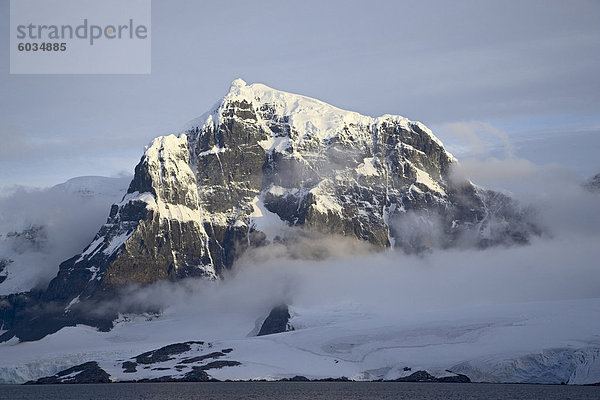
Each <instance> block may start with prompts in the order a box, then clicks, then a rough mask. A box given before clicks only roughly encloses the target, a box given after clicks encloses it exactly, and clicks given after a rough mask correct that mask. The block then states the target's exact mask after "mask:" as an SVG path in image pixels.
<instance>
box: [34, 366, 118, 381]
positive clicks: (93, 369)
mask: <svg viewBox="0 0 600 400" xmlns="http://www.w3.org/2000/svg"><path fill="white" fill-rule="evenodd" d="M109 382H110V375H108V373H107V372H106V371H104V370H103V369H102V368H100V366H98V363H97V362H96V361H90V362H86V363H83V364H80V365H76V366H74V367H71V368H68V369H65V370H63V371H60V372H59V373H58V374H56V375H53V376H48V377H45V378H40V379H38V380H37V381H29V382H26V383H25V384H26V385H56V384H63V383H109Z"/></svg>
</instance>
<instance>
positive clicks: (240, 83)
mask: <svg viewBox="0 0 600 400" xmlns="http://www.w3.org/2000/svg"><path fill="white" fill-rule="evenodd" d="M245 86H247V83H246V81H245V80H243V79H242V78H237V79H235V80H234V81H233V82H231V87H230V88H229V91H230V92H234V91H239V89H241V88H243V87H245Z"/></svg>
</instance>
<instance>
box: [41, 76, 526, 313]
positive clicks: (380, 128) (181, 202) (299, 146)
mask: <svg viewBox="0 0 600 400" xmlns="http://www.w3.org/2000/svg"><path fill="white" fill-rule="evenodd" d="M455 162H456V160H455V159H454V157H453V156H452V155H451V154H449V153H448V152H447V151H446V150H445V149H444V147H443V145H442V143H441V142H440V141H439V140H438V139H437V138H436V137H435V136H434V135H433V134H432V132H431V131H430V130H429V129H427V128H426V127H425V126H424V125H423V124H421V123H419V122H413V121H410V120H408V119H406V118H403V117H400V116H393V115H384V116H381V117H378V118H372V117H368V116H363V115H360V114H358V113H355V112H349V111H344V110H341V109H338V108H336V107H333V106H331V105H328V104H326V103H323V102H321V101H318V100H315V99H311V98H307V97H304V96H300V95H294V94H290V93H285V92H281V91H277V90H274V89H271V88H268V87H266V86H264V85H260V84H253V85H246V83H245V82H243V81H242V80H239V79H238V80H236V81H234V82H233V84H232V86H231V89H230V91H229V93H228V94H227V95H226V96H225V97H224V98H223V99H222V100H221V101H220V102H219V103H218V104H217V105H215V107H214V108H213V109H212V110H210V111H209V112H208V113H207V114H205V115H203V116H202V117H200V118H198V119H196V120H194V121H192V122H190V123H189V124H188V126H187V128H186V130H185V132H184V133H182V134H180V135H179V136H175V135H170V136H165V137H159V138H157V139H155V140H154V141H153V142H152V143H151V144H150V145H149V146H148V147H147V149H146V152H145V154H144V156H143V157H142V159H141V161H140V163H139V164H138V165H137V166H136V168H135V176H134V178H133V180H132V182H131V184H130V186H129V190H128V192H127V194H126V195H125V197H124V198H123V200H122V201H121V202H120V203H119V204H115V205H113V206H112V208H111V210H110V215H109V218H108V220H107V222H106V224H104V226H103V227H102V228H101V229H100V231H99V232H98V234H97V235H96V238H95V239H94V241H93V242H92V243H91V244H90V245H89V246H88V247H87V248H86V249H85V250H84V252H83V253H82V254H80V255H77V256H75V257H73V258H71V259H69V260H67V261H65V262H64V263H63V264H62V265H61V266H60V271H59V274H58V276H57V277H56V278H55V279H54V280H53V281H52V282H51V283H50V285H49V287H48V290H47V291H46V292H45V293H44V294H43V296H42V297H43V298H44V301H46V302H51V301H52V302H56V303H57V304H63V305H64V307H63V310H64V312H65V313H69V312H71V315H75V313H76V310H77V304H78V303H80V302H83V301H85V300H88V299H92V298H99V297H102V296H103V295H110V293H112V292H113V291H114V289H115V288H118V287H120V286H123V285H126V284H130V283H140V284H146V283H151V282H154V281H157V280H161V279H180V278H184V277H191V276H194V277H203V278H206V279H219V278H220V277H222V275H223V272H224V271H225V270H226V269H227V268H230V267H231V266H232V264H233V262H234V261H235V259H236V257H237V256H239V254H241V252H243V251H244V250H245V249H246V248H247V247H248V246H259V245H263V244H266V243H268V242H269V241H272V240H278V239H281V238H282V237H283V236H284V235H285V229H286V227H293V226H302V227H305V228H307V229H309V230H316V231H320V232H322V233H327V234H336V235H342V236H346V237H352V238H356V239H358V240H363V241H367V242H370V243H371V244H373V245H374V246H376V247H380V248H386V247H395V248H400V249H404V250H406V251H413V252H415V251H422V250H426V249H428V248H432V247H448V246H455V245H461V244H464V243H471V244H475V245H478V246H487V245H491V244H495V243H514V242H517V243H523V242H525V241H526V240H527V237H528V235H529V234H530V233H531V232H532V231H534V230H535V229H534V228H533V226H532V225H530V224H528V223H527V222H525V220H524V219H523V218H522V217H523V215H522V212H521V211H520V210H519V209H518V208H517V207H516V206H515V205H514V204H513V203H512V201H511V200H510V199H509V198H507V197H506V196H503V195H501V194H499V193H494V192H489V191H485V190H482V189H480V188H478V187H476V186H474V185H472V184H471V183H470V182H460V183H453V182H451V181H450V179H449V176H450V168H451V166H452V164H453V163H455Z"/></svg>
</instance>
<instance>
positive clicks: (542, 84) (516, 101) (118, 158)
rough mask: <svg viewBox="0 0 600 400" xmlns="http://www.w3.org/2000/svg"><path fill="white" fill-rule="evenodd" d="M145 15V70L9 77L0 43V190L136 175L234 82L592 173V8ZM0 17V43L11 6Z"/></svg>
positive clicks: (289, 7)
mask: <svg viewBox="0 0 600 400" xmlns="http://www.w3.org/2000/svg"><path fill="white" fill-rule="evenodd" d="M152 7H153V10H152V15H153V21H152V24H153V25H152V74H151V75H147V76H142V75H140V76H135V75H131V76H125V75H116V76H114V75H105V76H101V75H98V76H93V75H81V76H58V75H56V76H51V75H39V76H30V75H22V76H20V75H9V74H8V71H9V60H8V57H7V55H8V45H9V44H8V42H9V38H8V35H6V34H5V35H0V47H1V50H0V51H2V53H3V54H4V55H5V56H4V57H3V58H2V60H1V63H0V89H1V93H2V96H1V97H0V140H1V142H0V143H1V145H0V187H2V186H6V185H13V184H25V185H51V184H55V183H59V182H61V181H64V180H66V179H68V178H70V177H73V176H78V175H87V174H94V175H109V174H117V173H119V172H122V171H126V172H132V171H133V167H134V166H135V164H136V163H137V161H138V159H139V157H140V156H141V154H142V151H143V146H144V145H145V144H146V143H147V142H148V141H149V140H151V139H152V138H153V137H155V136H158V135H161V134H167V133H171V132H174V131H175V130H176V129H177V127H179V126H182V125H183V124H184V123H185V122H186V121H188V120H190V119H192V118H194V117H196V116H198V115H200V114H202V113H204V112H205V111H206V110H207V109H208V108H209V107H210V106H211V105H212V104H213V103H214V102H215V101H216V100H217V99H218V98H219V97H221V96H223V95H224V94H225V92H226V91H227V89H228V87H229V84H230V82H231V81H232V80H233V79H235V78H237V77H242V78H243V79H245V80H246V81H247V82H262V83H265V84H267V85H269V86H272V87H275V88H278V89H282V90H287V91H291V92H296V93H302V94H305V95H308V96H312V97H316V98H319V99H322V100H324V101H327V102H329V103H332V104H334V105H336V106H338V107H341V108H346V109H351V110H355V111H359V112H361V113H364V114H369V115H380V114H384V113H392V114H401V115H404V116H406V117H408V118H411V119H416V120H420V121H422V122H424V123H425V124H427V125H428V126H430V127H431V128H432V129H434V131H435V132H436V133H437V134H438V136H440V137H441V138H442V140H444V141H445V142H446V143H447V144H448V146H449V147H450V148H451V150H454V151H456V150H458V151H457V152H458V153H459V154H458V155H461V153H464V154H469V152H470V150H471V149H469V148H468V147H469V146H470V145H471V144H472V143H470V142H469V141H468V140H465V137H464V136H462V137H461V136H460V135H458V136H457V135H456V134H455V133H456V132H454V131H453V130H452V127H456V125H452V124H456V123H463V124H465V123H466V124H475V125H476V126H483V125H481V124H489V125H491V126H492V127H493V128H494V129H498V130H500V131H502V132H505V133H506V134H507V135H508V137H509V138H510V140H511V141H513V142H514V146H515V148H516V155H517V156H520V157H526V158H529V159H531V160H532V161H534V162H536V163H544V162H545V161H546V159H547V161H548V162H550V161H552V162H558V163H563V164H565V165H566V166H567V167H569V168H572V169H574V170H575V172H576V173H578V174H579V175H580V176H585V175H589V174H591V173H592V172H594V171H600V157H598V156H597V153H598V150H599V149H600V78H599V77H598V72H599V71H600V23H598V21H600V2H598V1H552V2H550V1H527V2H521V1H460V2H452V3H450V2H448V1H414V2H413V1H361V2H358V1H327V2H323V1H297V2H290V1H285V2H282V1H258V2H241V1H239V2H192V1H159V0H155V1H153V5H152ZM0 13H1V18H0V24H1V25H2V26H1V27H0V28H1V29H2V31H3V32H5V33H6V32H8V25H9V1H8V0H0ZM582 132H583V133H582ZM488 133H489V132H481V135H482V137H483V138H484V140H485V138H486V137H490V138H491V137H495V136H494V135H493V134H492V135H489V134H488ZM492 141H493V140H492ZM574 143H575V144H574ZM568 145H570V147H569V146H568ZM461 146H462V147H461ZM537 148H539V149H540V150H539V151H536V150H535V149H537ZM565 148H569V150H568V151H567V152H566V153H565V151H563V149H565ZM520 149H521V150H520ZM490 154H495V153H493V152H492V153H490ZM545 154H547V157H545V156H544V155H545ZM561 157H562V158H561Z"/></svg>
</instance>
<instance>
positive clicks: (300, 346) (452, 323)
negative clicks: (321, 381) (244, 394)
mask: <svg viewBox="0 0 600 400" xmlns="http://www.w3.org/2000/svg"><path fill="white" fill-rule="evenodd" d="M290 311H291V313H292V319H291V323H292V325H293V326H294V328H295V330H294V331H291V332H286V333H282V334H274V335H267V336H260V337H246V334H247V333H248V330H249V329H250V327H252V326H253V324H254V321H253V317H252V316H251V315H242V314H236V313H235V312H231V313H229V314H228V315H222V316H221V317H220V318H218V319H214V318H206V315H204V317H203V318H194V316H195V315H194V313H193V312H192V313H188V314H185V315H182V314H178V313H172V314H171V315H168V314H166V315H163V316H161V317H159V318H153V317H148V316H146V317H142V316H140V317H135V318H133V319H129V318H125V319H122V320H121V322H119V323H118V324H117V326H116V327H115V328H114V329H113V330H112V331H110V332H105V333H103V332H98V331H96V330H94V329H92V328H89V327H85V326H77V327H71V328H64V329H63V330H61V331H60V332H58V333H55V334H53V335H50V336H48V337H46V338H44V339H42V340H40V341H37V342H30V343H18V344H17V343H15V341H10V342H8V343H3V344H0V354H1V355H2V365H1V366H0V383H19V382H24V381H27V380H32V379H37V378H39V377H42V376H48V375H53V374H55V373H57V372H58V371H60V370H63V369H66V368H69V367H72V366H74V365H77V364H81V363H83V362H86V361H97V362H98V364H99V365H100V367H101V368H102V369H104V370H105V371H106V372H108V373H109V374H110V376H111V379H113V380H132V379H135V380H139V379H153V378H159V377H162V376H172V377H175V378H177V377H182V376H184V375H185V374H186V373H188V372H190V371H191V370H192V367H193V366H195V365H204V364H207V363H208V362H210V361H213V358H215V359H218V360H220V361H229V362H228V363H227V364H225V365H224V366H223V367H222V368H215V369H211V370H207V372H208V373H209V375H210V376H212V377H214V378H217V379H221V380H224V379H279V378H290V377H293V376H296V375H303V376H306V377H308V378H311V379H317V378H327V377H341V376H346V377H349V378H352V379H355V380H375V379H396V378H398V377H401V376H406V375H409V374H410V373H412V372H415V371H418V370H426V371H428V372H429V373H431V374H433V375H435V376H438V377H439V376H444V375H448V372H447V370H449V371H452V373H459V374H465V375H467V376H469V377H470V378H471V380H473V381H491V382H537V383H555V384H557V383H561V382H566V383H569V384H586V383H595V382H600V339H599V338H598V332H600V299H582V300H565V301H552V302H532V303H512V304H502V305H496V306H480V307H461V308H452V309H441V310H437V311H435V310H432V311H428V312H418V313H417V312H410V311H406V312H403V313H395V314H381V313H377V312H376V311H373V310H370V311H369V310H366V309H365V308H364V307H361V306H359V305H356V304H354V305H352V304H347V305H345V306H343V305H338V306H336V307H333V308H325V309H323V308H310V307H309V308H306V307H297V308H292V309H291V310H290ZM185 341H202V342H204V343H203V344H202V345H194V346H192V347H193V348H192V349H191V350H190V351H187V352H184V353H182V354H179V355H174V356H172V357H171V359H165V360H164V361H160V360H157V361H156V362H152V363H149V364H139V365H138V366H137V370H136V371H135V372H134V373H132V372H126V369H127V368H125V367H124V366H123V363H124V362H126V361H129V362H130V363H131V362H136V359H135V357H136V356H138V355H140V354H142V353H144V352H147V351H150V350H156V349H158V348H161V347H162V346H165V345H169V344H173V343H178V342H185ZM198 346H199V347H198ZM223 349H232V350H231V351H229V350H227V351H226V352H225V353H224V354H220V355H219V354H218V353H219V352H221V351H222V350H223ZM215 352H217V354H215ZM40 354H44V357H43V358H40V356H39V355H40ZM204 356H205V357H204ZM192 357H200V358H198V360H199V361H198V362H197V363H195V362H190V361H189V359H190V358H192ZM185 360H187V361H185ZM236 363H240V365H237V366H236V365H235V364H236ZM176 366H178V367H177V368H176Z"/></svg>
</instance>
